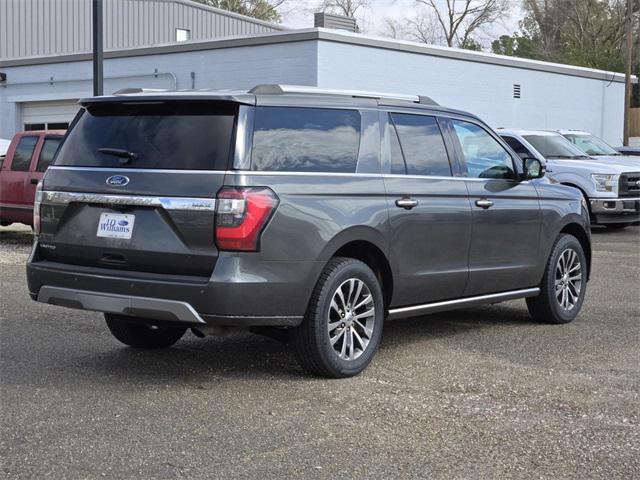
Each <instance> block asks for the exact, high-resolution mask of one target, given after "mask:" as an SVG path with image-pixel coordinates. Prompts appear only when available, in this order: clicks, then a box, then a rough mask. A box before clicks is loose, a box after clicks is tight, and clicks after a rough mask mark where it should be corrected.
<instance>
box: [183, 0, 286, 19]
mask: <svg viewBox="0 0 640 480" xmlns="http://www.w3.org/2000/svg"><path fill="white" fill-rule="evenodd" d="M194 1H196V2H198V3H202V4H204V5H209V6H210V7H216V8H220V9H222V10H228V11H230V12H235V13H240V14H241V15H246V16H248V17H253V18H257V19H259V20H264V21H267V22H279V21H280V20H281V17H280V12H278V7H280V6H282V4H283V3H284V2H285V0H194Z"/></svg>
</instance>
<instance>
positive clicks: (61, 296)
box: [37, 285, 206, 324]
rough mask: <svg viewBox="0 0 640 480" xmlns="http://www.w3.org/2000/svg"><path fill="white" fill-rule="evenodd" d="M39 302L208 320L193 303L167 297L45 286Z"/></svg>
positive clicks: (154, 317) (182, 319)
mask: <svg viewBox="0 0 640 480" xmlns="http://www.w3.org/2000/svg"><path fill="white" fill-rule="evenodd" d="M37 301H38V302H43V303H49V304H51V305H59V306H62V307H68V308H78V309H81V310H93V311H96V312H108V313H116V314H121V315H130V316H137V317H141V318H149V319H152V320H165V321H172V322H184V323H196V324H203V323H206V322H205V321H204V320H203V319H202V317H201V316H200V314H199V313H198V312H196V310H195V309H194V308H193V306H192V305H191V304H189V303H187V302H180V301H177V300H166V299H164V298H150V297H134V296H129V295H117V294H115V293H105V292H91V291H87V290H76V289H73V288H61V287H51V286H48V285H44V286H43V287H42V288H40V291H39V292H38V298H37Z"/></svg>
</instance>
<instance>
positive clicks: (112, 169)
mask: <svg viewBox="0 0 640 480" xmlns="http://www.w3.org/2000/svg"><path fill="white" fill-rule="evenodd" d="M47 170H72V171H78V172H107V173H119V174H120V175H126V174H127V173H131V172H134V173H185V174H191V175H225V174H226V173H227V172H226V171H224V170H180V169H165V168H117V167H70V166H65V165H52V166H50V167H49V168H48V169H47Z"/></svg>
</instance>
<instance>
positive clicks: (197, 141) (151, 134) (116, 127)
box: [55, 101, 237, 170]
mask: <svg viewBox="0 0 640 480" xmlns="http://www.w3.org/2000/svg"><path fill="white" fill-rule="evenodd" d="M236 111H237V107H236V106H235V105H233V104H227V103H220V102H217V103H216V102H202V101H199V102H175V101H173V102H172V101H169V102H163V103H147V104H145V103H137V104H127V103H121V104H102V105H100V104H96V105H93V106H89V107H88V108H87V109H86V111H85V112H83V113H82V115H81V116H80V118H79V119H78V121H77V123H76V124H75V125H74V126H73V128H72V129H71V131H70V132H69V135H68V136H67V139H66V141H65V142H64V144H63V145H62V146H61V147H60V151H59V153H58V155H57V157H56V162H55V164H56V165H73V166H83V167H124V168H127V167H130V168H159V169H185V170H225V169H226V168H227V166H228V162H229V152H230V149H231V142H232V137H233V129H234V122H235V115H236ZM102 148H109V149H118V150H121V151H125V152H132V153H135V154H136V155H137V158H135V159H133V160H131V161H128V159H127V158H122V157H118V156H114V155H111V154H107V153H103V152H99V151H98V150H99V149H102ZM127 162H128V163H127Z"/></svg>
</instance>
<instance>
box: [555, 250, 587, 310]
mask: <svg viewBox="0 0 640 480" xmlns="http://www.w3.org/2000/svg"><path fill="white" fill-rule="evenodd" d="M581 289H582V264H581V263H580V257H579V256H578V254H577V253H576V251H575V250H573V249H572V248H568V249H566V250H564V251H563V252H562V253H561V254H560V257H559V258H558V262H557V264H556V272H555V293H556V300H557V301H558V304H559V305H560V308H562V309H563V310H566V311H570V310H573V309H574V308H575V307H576V305H577V304H578V301H579V299H580V291H581Z"/></svg>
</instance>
